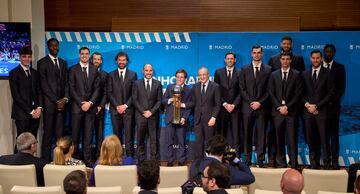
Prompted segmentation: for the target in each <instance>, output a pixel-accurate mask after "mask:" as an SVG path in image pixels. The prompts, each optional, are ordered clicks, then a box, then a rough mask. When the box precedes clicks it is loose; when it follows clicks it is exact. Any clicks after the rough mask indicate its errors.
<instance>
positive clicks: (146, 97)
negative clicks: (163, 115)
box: [132, 64, 162, 162]
mask: <svg viewBox="0 0 360 194" xmlns="http://www.w3.org/2000/svg"><path fill="white" fill-rule="evenodd" d="M153 73H154V70H153V66H152V65H151V64H145V65H144V67H143V74H144V78H143V79H139V80H136V81H135V82H134V84H133V89H132V99H133V103H134V106H135V108H136V111H135V120H136V131H137V142H138V162H139V161H140V162H141V161H144V160H145V137H147V136H149V139H150V155H151V159H152V160H156V159H157V154H158V149H157V147H158V146H157V141H158V139H157V130H158V125H159V115H160V111H159V108H160V105H161V97H162V86H161V83H160V82H159V81H158V80H156V79H154V78H152V77H153Z"/></svg>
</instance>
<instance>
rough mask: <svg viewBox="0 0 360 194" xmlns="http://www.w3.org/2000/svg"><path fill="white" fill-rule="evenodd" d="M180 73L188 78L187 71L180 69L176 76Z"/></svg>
mask: <svg viewBox="0 0 360 194" xmlns="http://www.w3.org/2000/svg"><path fill="white" fill-rule="evenodd" d="M178 73H183V74H184V75H185V78H187V73H186V71H185V69H178V70H177V71H176V72H175V76H176V74H178Z"/></svg>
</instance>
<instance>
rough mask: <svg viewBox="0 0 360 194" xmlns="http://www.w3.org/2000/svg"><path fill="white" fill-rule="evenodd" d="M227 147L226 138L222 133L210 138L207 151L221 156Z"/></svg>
mask: <svg viewBox="0 0 360 194" xmlns="http://www.w3.org/2000/svg"><path fill="white" fill-rule="evenodd" d="M226 147H227V142H226V139H225V138H224V137H223V136H222V135H215V136H213V137H211V138H210V139H209V141H208V148H207V151H208V152H209V154H211V155H216V156H221V155H223V154H224V153H225V150H226Z"/></svg>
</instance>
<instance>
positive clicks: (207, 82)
mask: <svg viewBox="0 0 360 194" xmlns="http://www.w3.org/2000/svg"><path fill="white" fill-rule="evenodd" d="M203 85H205V92H206V90H207V88H208V86H209V80H207V81H206V82H205V83H204V84H203V83H200V86H201V87H200V92H201V91H202V88H203Z"/></svg>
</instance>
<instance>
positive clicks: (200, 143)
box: [183, 67, 221, 160]
mask: <svg viewBox="0 0 360 194" xmlns="http://www.w3.org/2000/svg"><path fill="white" fill-rule="evenodd" d="M198 77H199V82H198V83H196V84H194V86H193V87H192V89H191V98H192V99H191V101H190V102H188V103H184V106H183V107H186V108H194V130H195V134H196V138H197V139H196V142H195V145H194V149H193V150H194V159H195V160H197V159H201V158H203V156H204V149H205V148H207V142H208V141H209V139H210V138H211V137H212V136H213V135H214V132H215V131H214V127H215V122H216V117H217V116H218V114H219V111H220V108H221V96H220V88H219V85H218V84H217V83H214V82H212V81H210V80H209V71H208V69H207V68H206V67H201V68H200V69H199V70H198Z"/></svg>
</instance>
